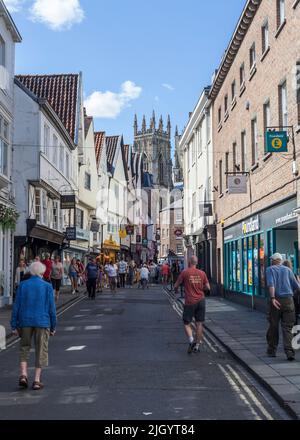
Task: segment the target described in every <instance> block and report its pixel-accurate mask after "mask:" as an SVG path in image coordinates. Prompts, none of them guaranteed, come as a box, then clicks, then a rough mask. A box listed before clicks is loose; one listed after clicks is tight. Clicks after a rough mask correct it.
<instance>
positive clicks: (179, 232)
mask: <svg viewBox="0 0 300 440" xmlns="http://www.w3.org/2000/svg"><path fill="white" fill-rule="evenodd" d="M174 234H175V235H176V237H182V236H183V231H182V229H176V231H175V232H174Z"/></svg>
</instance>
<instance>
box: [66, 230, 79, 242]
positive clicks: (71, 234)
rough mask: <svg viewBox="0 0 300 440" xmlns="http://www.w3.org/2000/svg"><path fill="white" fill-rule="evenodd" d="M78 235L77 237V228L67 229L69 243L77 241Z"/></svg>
mask: <svg viewBox="0 0 300 440" xmlns="http://www.w3.org/2000/svg"><path fill="white" fill-rule="evenodd" d="M76 238H77V235H76V228H74V227H72V228H66V239H67V240H68V241H72V240H76Z"/></svg>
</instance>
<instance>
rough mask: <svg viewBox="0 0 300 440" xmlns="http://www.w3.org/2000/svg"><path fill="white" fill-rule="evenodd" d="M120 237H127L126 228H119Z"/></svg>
mask: <svg viewBox="0 0 300 440" xmlns="http://www.w3.org/2000/svg"><path fill="white" fill-rule="evenodd" d="M119 237H120V238H126V237H127V232H126V229H120V230H119Z"/></svg>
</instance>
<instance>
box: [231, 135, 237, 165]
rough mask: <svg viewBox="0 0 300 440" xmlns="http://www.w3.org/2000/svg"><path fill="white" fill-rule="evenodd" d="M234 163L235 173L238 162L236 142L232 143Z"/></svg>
mask: <svg viewBox="0 0 300 440" xmlns="http://www.w3.org/2000/svg"><path fill="white" fill-rule="evenodd" d="M232 165H233V172H234V173H235V172H236V170H237V168H236V165H237V162H236V142H234V143H233V144H232Z"/></svg>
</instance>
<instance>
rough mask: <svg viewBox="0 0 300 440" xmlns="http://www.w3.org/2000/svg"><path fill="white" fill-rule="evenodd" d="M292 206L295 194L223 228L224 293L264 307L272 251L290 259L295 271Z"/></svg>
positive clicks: (295, 229) (296, 254)
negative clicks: (266, 275)
mask: <svg viewBox="0 0 300 440" xmlns="http://www.w3.org/2000/svg"><path fill="white" fill-rule="evenodd" d="M296 207H297V201H296V198H295V197H294V198H290V199H288V200H285V201H283V202H282V203H279V204H277V205H273V206H271V207H269V208H268V209H266V210H264V211H261V212H258V213H255V214H253V215H252V216H251V217H248V218H246V219H244V220H243V221H241V222H240V223H238V224H235V225H233V226H231V227H229V228H226V229H224V232H223V243H224V246H223V261H224V266H223V269H224V288H225V295H229V296H235V297H239V299H242V300H244V301H246V302H248V303H249V304H251V305H252V307H256V306H257V307H258V308H259V307H260V306H262V308H265V305H266V298H267V297H268V291H267V288H266V283H265V270H266V268H267V267H268V266H269V265H270V257H271V255H272V254H273V253H274V252H279V253H281V254H282V255H283V258H284V259H286V260H290V261H291V262H292V264H293V268H294V272H295V273H298V274H299V252H298V216H297V214H295V213H294V210H295V209H296Z"/></svg>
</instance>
